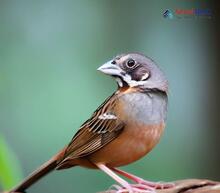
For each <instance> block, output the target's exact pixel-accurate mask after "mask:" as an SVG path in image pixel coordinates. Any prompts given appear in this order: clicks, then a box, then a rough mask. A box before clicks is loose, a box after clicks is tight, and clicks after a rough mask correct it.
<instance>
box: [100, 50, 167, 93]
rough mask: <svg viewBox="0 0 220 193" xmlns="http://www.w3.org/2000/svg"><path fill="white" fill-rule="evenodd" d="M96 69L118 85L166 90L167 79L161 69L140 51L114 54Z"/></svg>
mask: <svg viewBox="0 0 220 193" xmlns="http://www.w3.org/2000/svg"><path fill="white" fill-rule="evenodd" d="M98 70H99V71H101V72H103V73H105V74H108V75H110V76H112V77H114V78H115V79H116V81H117V83H118V85H119V87H125V86H129V87H142V88H145V89H158V90H161V91H165V92H166V91H167V90H168V81H167V79H166V77H165V75H164V73H163V72H162V71H161V69H160V68H159V67H158V66H157V65H156V64H155V63H154V61H153V60H151V59H150V58H148V57H146V56H144V55H143V54H140V53H128V54H121V55H119V56H116V57H115V58H114V59H112V60H110V61H109V62H107V63H105V64H103V65H102V66H100V67H99V68H98Z"/></svg>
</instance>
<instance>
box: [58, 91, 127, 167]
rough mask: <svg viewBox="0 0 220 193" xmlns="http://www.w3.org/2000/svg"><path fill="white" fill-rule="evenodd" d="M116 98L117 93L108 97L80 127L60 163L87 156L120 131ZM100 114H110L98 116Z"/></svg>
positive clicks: (122, 125)
mask: <svg viewBox="0 0 220 193" xmlns="http://www.w3.org/2000/svg"><path fill="white" fill-rule="evenodd" d="M117 99H118V96H117V94H113V95H112V96H111V97H109V98H108V99H107V100H106V101H105V102H104V103H103V104H102V105H101V106H99V108H98V109H97V110H96V111H95V112H94V113H93V115H92V117H91V118H90V119H89V120H87V121H86V122H85V123H84V124H83V125H82V126H81V127H80V129H79V130H78V132H77V133H76V134H75V135H74V137H73V138H72V140H71V142H70V143H69V145H68V146H67V148H66V151H65V154H64V157H63V158H62V160H61V161H60V163H59V164H60V165H62V163H64V162H66V161H68V160H69V159H70V160H72V159H74V158H79V157H83V156H87V155H89V154H91V153H93V152H95V151H97V150H99V149H100V148H101V147H103V146H105V145H106V144H108V143H109V142H110V141H112V140H113V139H115V138H116V137H117V136H118V135H119V134H120V133H121V131H122V130H123V127H124V123H123V121H121V120H120V119H119V117H117V115H116V112H115V107H116V100H117ZM101 115H111V116H106V118H100V116H101ZM102 117H103V116H102ZM58 167H59V166H58Z"/></svg>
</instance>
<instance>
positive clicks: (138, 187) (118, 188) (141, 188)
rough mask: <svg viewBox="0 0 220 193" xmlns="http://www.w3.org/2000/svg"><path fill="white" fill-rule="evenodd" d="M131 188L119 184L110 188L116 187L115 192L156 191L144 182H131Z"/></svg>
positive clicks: (137, 192)
mask: <svg viewBox="0 0 220 193" xmlns="http://www.w3.org/2000/svg"><path fill="white" fill-rule="evenodd" d="M129 185H130V187H129V189H128V188H126V187H122V186H119V185H112V186H111V187H110V189H112V188H113V189H115V190H116V192H115V193H155V189H154V188H152V187H149V186H147V185H143V184H129Z"/></svg>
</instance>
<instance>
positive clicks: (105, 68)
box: [97, 60, 122, 76]
mask: <svg viewBox="0 0 220 193" xmlns="http://www.w3.org/2000/svg"><path fill="white" fill-rule="evenodd" d="M97 70H98V71H100V72H103V73H104V74H108V75H111V76H121V71H122V70H121V68H119V67H118V66H117V65H116V64H112V60H110V61H109V62H106V63H105V64H103V65H102V66H100V67H99V68H98V69H97Z"/></svg>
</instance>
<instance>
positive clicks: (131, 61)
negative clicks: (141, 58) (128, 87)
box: [126, 59, 136, 68]
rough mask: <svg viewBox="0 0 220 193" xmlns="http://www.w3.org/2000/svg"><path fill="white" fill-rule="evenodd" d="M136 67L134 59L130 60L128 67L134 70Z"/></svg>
mask: <svg viewBox="0 0 220 193" xmlns="http://www.w3.org/2000/svg"><path fill="white" fill-rule="evenodd" d="M135 65H136V63H135V61H134V60H133V59H130V60H128V61H127V63H126V66H127V67H128V68H133V67H134V66H135Z"/></svg>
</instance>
